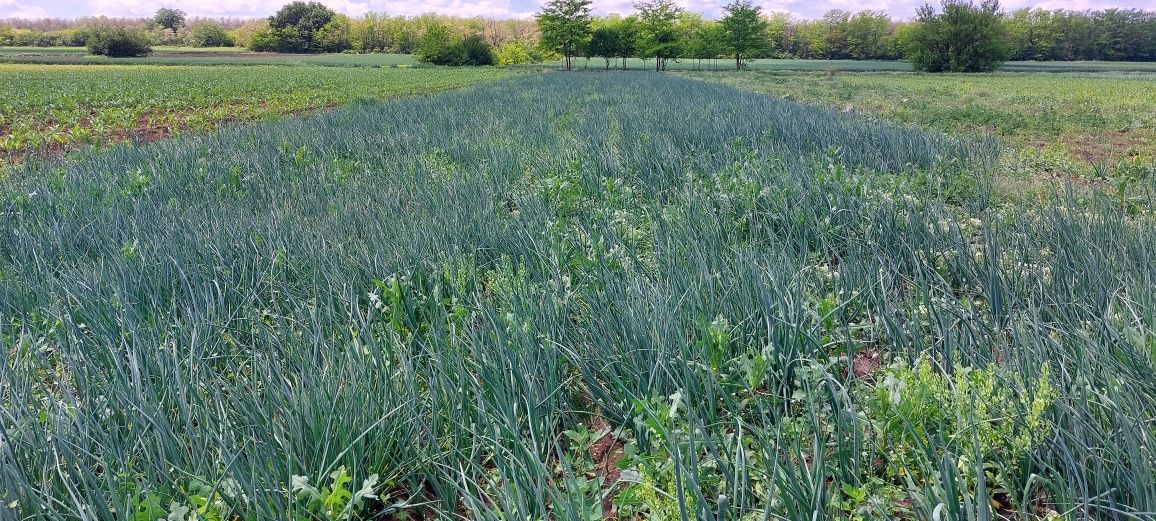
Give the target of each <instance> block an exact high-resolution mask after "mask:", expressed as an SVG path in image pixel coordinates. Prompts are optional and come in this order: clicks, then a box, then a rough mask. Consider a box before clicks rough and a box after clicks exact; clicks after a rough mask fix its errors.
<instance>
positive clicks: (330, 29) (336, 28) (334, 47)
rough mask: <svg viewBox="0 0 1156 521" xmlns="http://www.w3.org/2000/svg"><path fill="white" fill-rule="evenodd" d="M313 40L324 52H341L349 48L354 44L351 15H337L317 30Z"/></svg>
mask: <svg viewBox="0 0 1156 521" xmlns="http://www.w3.org/2000/svg"><path fill="white" fill-rule="evenodd" d="M313 40H314V43H315V46H316V48H317V49H319V50H321V51H322V52H341V51H344V50H345V49H349V48H350V47H351V46H352V44H351V43H350V42H351V37H350V26H349V17H348V16H345V15H343V14H338V15H335V16H334V17H333V19H332V20H330V21H329V23H327V24H325V25H324V26H322V27H321V29H318V30H317V32H316V33H315V34H314V37H313Z"/></svg>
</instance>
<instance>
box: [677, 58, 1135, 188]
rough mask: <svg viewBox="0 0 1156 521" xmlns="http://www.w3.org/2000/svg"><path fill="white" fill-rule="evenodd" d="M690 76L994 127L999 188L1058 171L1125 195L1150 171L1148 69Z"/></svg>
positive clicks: (920, 120)
mask: <svg viewBox="0 0 1156 521" xmlns="http://www.w3.org/2000/svg"><path fill="white" fill-rule="evenodd" d="M1101 65H1103V64H1101ZM1073 66H1075V65H1073ZM694 77H696V78H698V79H702V80H706V81H718V82H721V83H724V84H727V85H733V86H736V87H739V88H743V89H748V90H753V91H756V92H764V93H769V94H774V95H776V96H781V97H784V98H787V99H793V100H799V101H804V102H808V103H816V104H820V105H826V106H831V107H834V108H838V109H841V110H844V111H848V112H852V111H853V112H858V113H862V114H863V115H865V116H866V117H867V118H869V119H874V118H882V119H885V120H888V121H898V122H904V123H913V124H917V125H919V126H922V127H925V128H928V129H933V130H938V131H942V132H948V133H952V134H956V135H977V134H990V135H994V136H996V137H997V138H999V139H1000V140H1001V141H1002V142H1003V143H1005V144H1006V145H1007V150H1005V153H1004V155H1003V168H1002V169H1001V171H1000V173H999V174H1000V175H999V176H998V181H999V182H1000V183H1001V184H1003V185H1004V188H1005V190H1004V192H1005V193H1006V192H1008V191H1022V190H1023V189H1025V188H1029V191H1031V192H1036V191H1038V190H1037V189H1036V188H1038V186H1031V185H1038V184H1039V181H1054V180H1060V181H1061V182H1068V181H1072V182H1075V183H1076V184H1077V186H1079V187H1088V186H1094V187H1098V188H1101V189H1104V190H1106V191H1110V192H1114V193H1116V194H1117V195H1118V196H1120V197H1121V198H1122V199H1124V200H1127V199H1128V198H1130V197H1131V196H1133V195H1137V194H1136V193H1135V191H1134V190H1133V188H1134V186H1135V185H1136V184H1141V185H1142V184H1145V183H1146V182H1147V181H1148V180H1150V179H1152V178H1153V177H1156V75H1154V74H1150V73H1125V72H1114V73H1066V74H1040V73H1035V74H1023V73H998V74H985V75H981V76H976V75H966V74H954V75H953V74H931V75H916V74H888V73H880V74H834V75H831V74H804V73H791V74H784V73H770V72H760V73H753V74H748V73H727V74H719V73H695V75H694ZM1045 184H1051V183H1045ZM1140 192H1142V190H1140ZM1140 202H1141V203H1143V202H1144V201H1143V200H1141V201H1140Z"/></svg>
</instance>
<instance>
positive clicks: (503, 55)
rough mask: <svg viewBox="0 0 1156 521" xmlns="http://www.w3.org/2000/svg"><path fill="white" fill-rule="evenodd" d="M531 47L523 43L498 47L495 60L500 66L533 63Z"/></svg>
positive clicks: (509, 43)
mask: <svg viewBox="0 0 1156 521" xmlns="http://www.w3.org/2000/svg"><path fill="white" fill-rule="evenodd" d="M530 53H531V49H530V46H529V45H527V44H525V43H523V42H507V43H504V44H502V45H501V46H500V47H498V50H497V52H496V53H495V59H496V60H497V62H498V65H522V64H526V63H533V60H532V58H531V54H530Z"/></svg>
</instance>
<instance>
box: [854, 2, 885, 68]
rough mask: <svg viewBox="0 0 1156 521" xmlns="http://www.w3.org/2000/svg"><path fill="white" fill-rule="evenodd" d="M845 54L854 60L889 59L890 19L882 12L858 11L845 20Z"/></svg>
mask: <svg viewBox="0 0 1156 521" xmlns="http://www.w3.org/2000/svg"><path fill="white" fill-rule="evenodd" d="M845 34H846V35H847V52H848V54H850V55H851V57H852V58H854V59H856V60H869V59H876V60H878V59H881V58H889V56H888V54H889V53H888V43H889V42H888V38H889V37H890V34H891V19H890V18H888V17H887V13H885V12H883V11H860V12H858V13H855V14H854V15H852V16H851V17H850V18H848V19H847V24H846V28H845Z"/></svg>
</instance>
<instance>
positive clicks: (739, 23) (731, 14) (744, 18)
mask: <svg viewBox="0 0 1156 521" xmlns="http://www.w3.org/2000/svg"><path fill="white" fill-rule="evenodd" d="M723 11H725V12H726V16H723V18H722V27H723V32H724V33H725V34H726V45H727V49H729V50H730V52H731V54H733V55H734V57H735V69H736V70H738V69H742V68H743V60H745V59H746V58H747V57H748V56H749V55H750V54H751V53H753V52H758V51H761V50H763V49H766V48H767V46H768V45H769V43H770V42H769V40H768V39H767V21H766V20H765V19H764V18H763V10H762V8H761V7H758V6H755V5H753V4H751V0H734V1H733V2H731V3H729V4H727V5H726V7H723Z"/></svg>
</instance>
